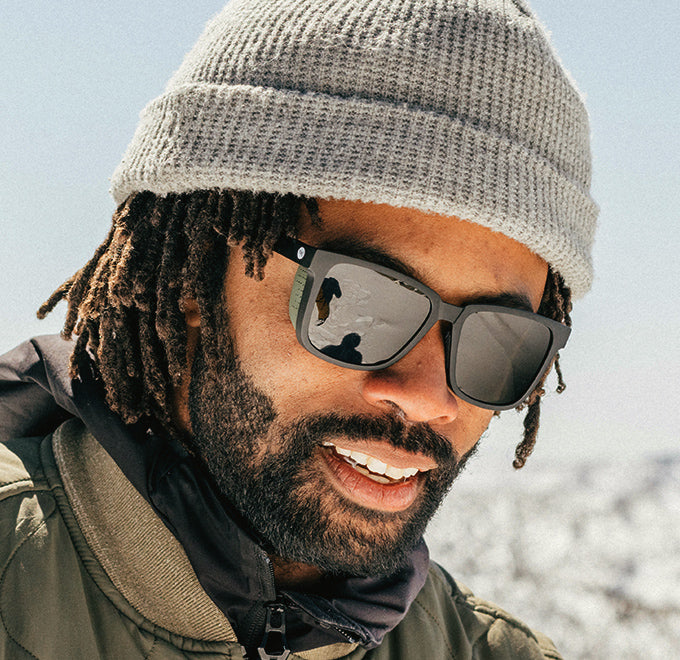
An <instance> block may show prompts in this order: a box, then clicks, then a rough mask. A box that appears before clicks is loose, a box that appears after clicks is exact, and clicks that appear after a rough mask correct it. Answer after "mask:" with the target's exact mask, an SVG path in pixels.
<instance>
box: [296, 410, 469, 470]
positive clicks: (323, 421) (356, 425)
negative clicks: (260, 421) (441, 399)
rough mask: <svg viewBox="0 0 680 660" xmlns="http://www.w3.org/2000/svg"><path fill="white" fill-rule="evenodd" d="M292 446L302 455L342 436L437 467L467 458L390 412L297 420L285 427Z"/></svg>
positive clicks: (443, 440)
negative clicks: (379, 444) (383, 445)
mask: <svg viewBox="0 0 680 660" xmlns="http://www.w3.org/2000/svg"><path fill="white" fill-rule="evenodd" d="M286 435H289V437H290V439H291V440H292V442H293V444H296V445H298V447H299V448H300V449H302V448H303V447H304V450H303V451H305V453H307V452H309V453H311V450H312V449H313V448H314V447H316V446H318V445H320V444H321V443H322V442H323V441H324V440H332V438H334V437H337V436H344V437H347V438H350V439H351V440H367V441H375V440H378V441H380V440H382V441H384V442H388V443H390V444H391V445H392V446H394V447H396V448H398V449H403V450H406V451H409V452H413V453H421V454H424V455H426V456H428V457H430V458H432V459H434V460H435V461H437V463H438V464H439V465H440V466H444V465H455V464H457V463H460V462H462V461H464V460H465V459H466V458H467V456H459V455H458V454H457V452H456V451H455V450H454V448H453V445H452V444H451V442H450V441H449V440H448V439H447V438H446V437H445V436H443V435H441V434H440V433H437V432H436V431H435V430H434V429H432V427H430V426H429V425H428V424H424V423H416V424H406V423H405V422H404V421H403V420H402V419H401V418H400V417H398V416H397V415H393V414H390V413H386V414H384V415H380V416H373V415H361V414H341V413H317V414H315V415H308V416H305V417H301V418H298V419H297V420H295V421H293V423H292V424H291V425H290V427H289V428H288V433H287V434H286Z"/></svg>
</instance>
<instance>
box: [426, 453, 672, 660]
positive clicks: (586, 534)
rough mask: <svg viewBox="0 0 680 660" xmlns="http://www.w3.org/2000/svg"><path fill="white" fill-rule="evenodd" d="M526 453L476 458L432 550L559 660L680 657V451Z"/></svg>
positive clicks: (439, 522)
mask: <svg viewBox="0 0 680 660" xmlns="http://www.w3.org/2000/svg"><path fill="white" fill-rule="evenodd" d="M531 462H532V461H531V459H530V460H529V464H528V465H527V467H526V468H525V469H524V470H522V471H520V472H519V473H514V471H513V470H512V468H509V467H507V466H501V467H496V466H493V467H489V466H485V465H477V464H475V463H473V464H472V465H471V466H470V467H469V468H468V471H467V472H466V473H465V474H464V475H462V476H461V478H460V482H459V483H457V484H456V485H455V486H454V488H453V491H452V492H451V494H450V495H449V498H448V500H447V501H446V503H445V504H444V507H443V508H442V510H441V511H440V513H439V515H438V516H437V518H436V519H435V521H433V523H432V525H431V527H430V532H429V534H428V542H429V545H430V551H431V554H432V556H433V557H434V558H435V559H436V560H437V561H439V562H440V563H442V564H443V565H444V566H445V567H446V568H447V569H448V570H449V572H450V573H451V574H452V575H454V577H456V578H457V579H459V580H460V581H461V582H463V583H465V584H467V586H469V587H470V588H471V589H472V590H473V591H474V592H475V593H476V594H477V595H478V596H481V597H484V598H486V599H488V600H492V601H494V602H496V603H498V604H499V605H501V606H502V607H503V608H504V609H506V610H508V611H510V612H512V613H513V614H515V615H516V616H518V617H519V618H521V619H523V620H524V621H525V622H526V623H527V624H529V625H530V626H531V627H533V628H535V629H537V630H541V631H542V632H544V633H546V634H547V635H548V636H549V637H551V638H552V639H553V641H554V642H555V644H556V645H557V647H558V649H560V651H561V652H562V654H563V655H564V657H565V659H572V658H583V659H588V660H600V659H602V660H610V659H613V658H615V659H616V660H628V659H635V660H656V659H663V660H677V659H680V453H678V454H677V455H672V456H667V457H658V458H647V459H640V460H639V461H638V462H636V463H635V464H631V463H630V462H624V461H622V460H621V461H618V462H617V461H615V460H612V461H609V462H608V461H604V462H599V463H594V462H593V463H582V464H573V465H568V466H556V465H555V464H552V465H551V464H549V463H547V462H544V463H543V464H541V463H535V464H534V465H531ZM525 471H526V472H525ZM523 472H525V473H524V474H522V473H523Z"/></svg>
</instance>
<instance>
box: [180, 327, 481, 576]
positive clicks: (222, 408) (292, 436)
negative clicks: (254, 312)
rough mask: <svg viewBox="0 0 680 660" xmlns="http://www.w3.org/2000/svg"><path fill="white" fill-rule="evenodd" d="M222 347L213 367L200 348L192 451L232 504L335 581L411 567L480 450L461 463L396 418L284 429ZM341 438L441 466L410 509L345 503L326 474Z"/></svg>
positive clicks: (314, 418)
mask: <svg viewBox="0 0 680 660" xmlns="http://www.w3.org/2000/svg"><path fill="white" fill-rule="evenodd" d="M220 343H221V344H222V347H221V348H220V351H219V352H220V353H221V354H220V355H219V356H216V357H215V358H214V359H213V360H212V361H209V359H208V356H206V354H205V352H204V349H203V346H202V344H201V343H200V342H199V345H198V346H197V348H196V353H195V356H194V360H193V364H192V369H191V383H190V387H189V413H190V418H191V425H192V432H193V438H192V440H191V444H192V445H193V447H192V448H193V450H194V451H195V453H196V454H197V455H198V457H199V459H200V460H201V461H202V463H203V464H204V466H205V468H206V469H207V471H208V473H209V474H210V476H211V477H212V479H213V481H214V483H215V485H216V486H217V488H218V490H219V491H220V493H221V494H222V496H224V497H225V498H226V499H227V500H228V501H229V503H230V504H231V505H232V506H234V507H235V508H236V510H237V511H238V512H239V513H240V514H241V515H242V516H243V517H244V519H245V520H246V521H247V522H248V523H249V524H250V525H251V527H252V528H253V530H255V532H256V533H257V534H258V535H259V536H260V538H261V539H263V540H264V542H265V543H266V545H268V546H269V548H271V549H272V550H273V552H274V554H276V555H277V556H278V557H280V558H281V559H284V560H287V561H291V562H301V563H303V564H308V565H311V566H315V567H317V568H318V569H319V570H320V571H322V572H323V573H325V574H328V575H352V576H376V575H388V574H391V573H393V572H394V571H396V570H397V569H398V568H400V567H401V566H402V565H404V564H405V563H406V562H407V561H408V556H409V554H410V552H411V551H412V550H413V548H414V547H415V546H416V544H417V543H418V542H419V540H420V538H421V537H422V535H423V533H424V531H425V528H426V526H427V524H428V522H429V521H430V519H431V518H432V516H433V515H434V513H435V512H436V510H437V509H438V508H439V505H440V504H441V502H442V501H443V499H444V497H445V495H446V493H447V492H448V490H449V488H450V487H451V485H452V483H453V481H454V479H455V477H456V476H457V475H458V473H459V472H460V471H461V470H462V468H463V467H464V465H465V462H466V461H467V459H468V458H469V457H470V455H472V453H474V448H473V450H471V451H470V452H468V454H466V455H465V456H463V457H459V456H456V455H455V452H454V450H453V448H452V445H451V442H450V441H449V440H447V439H446V438H445V437H443V436H441V435H440V434H438V433H436V432H435V431H433V430H432V429H431V428H430V427H429V425H427V424H408V425H407V424H406V423H405V422H404V421H403V420H402V419H401V418H400V417H399V416H398V415H396V414H384V415H379V416H371V415H349V414H338V413H315V414H308V415H301V416H298V417H297V418H295V419H293V420H292V421H290V422H286V423H284V422H281V421H280V419H279V415H278V414H277V411H276V410H275V407H274V404H273V401H272V400H271V398H270V397H269V396H267V394H265V393H264V392H263V391H261V390H260V389H258V388H257V387H256V386H255V385H254V383H253V382H252V379H251V378H250V377H249V375H248V374H247V373H246V372H245V371H244V369H243V368H242V367H241V365H240V363H239V360H238V358H237V357H236V355H235V352H234V349H233V343H232V342H231V341H228V340H226V339H223V341H222V342H220ZM216 364H219V368H215V365H216ZM338 437H345V438H349V439H352V440H370V441H386V442H389V443H391V444H392V445H393V446H395V447H398V448H401V449H405V450H408V451H411V452H420V453H423V454H425V455H427V456H429V457H431V458H433V459H434V460H435V461H436V462H437V464H438V466H437V467H436V468H435V469H433V470H430V471H428V472H425V473H421V474H420V476H419V479H422V484H421V486H422V487H421V488H420V492H419V494H418V496H417V499H416V501H415V502H414V503H413V504H412V505H411V506H410V507H408V509H406V510H404V511H399V512H382V511H377V510H374V509H369V508H367V507H363V506H360V505H358V504H356V503H354V502H351V501H349V500H348V499H346V498H345V497H343V496H342V495H341V494H340V493H339V492H338V491H336V490H335V489H334V488H333V487H332V486H330V485H329V484H328V482H327V480H326V478H325V477H324V474H323V472H322V471H321V470H320V469H319V468H318V465H319V462H320V461H321V457H320V456H319V455H318V454H319V452H321V451H325V450H324V449H323V447H322V446H323V442H324V441H334V440H336V439H337V438H338ZM315 465H316V466H317V467H315Z"/></svg>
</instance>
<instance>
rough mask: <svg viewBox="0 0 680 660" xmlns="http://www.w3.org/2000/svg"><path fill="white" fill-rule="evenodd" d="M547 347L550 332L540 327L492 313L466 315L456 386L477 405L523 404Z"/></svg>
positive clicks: (459, 343) (520, 319)
mask: <svg viewBox="0 0 680 660" xmlns="http://www.w3.org/2000/svg"><path fill="white" fill-rule="evenodd" d="M550 341H551V333H550V330H549V329H548V328H547V327H546V326H544V325H543V324H542V323H540V321H536V320H534V319H530V318H524V317H522V316H515V315H513V314H506V313H503V312H495V311H494V312H492V311H479V312H475V313H473V314H470V316H468V317H467V318H466V319H465V321H464V322H463V327H462V329H461V333H460V339H459V341H458V349H457V352H456V367H455V370H456V372H455V379H454V380H455V382H456V384H457V385H458V387H459V388H460V389H461V390H462V391H463V392H464V393H465V394H467V395H468V396H469V397H471V398H473V399H476V400H477V401H480V402H484V403H489V404H496V405H509V404H511V403H513V402H515V401H518V400H520V399H524V398H525V396H526V395H527V394H528V393H529V392H528V389H529V387H530V386H531V384H532V382H533V381H534V379H535V378H536V375H537V374H538V370H539V369H540V367H541V364H542V363H543V360H544V359H545V356H546V353H547V351H548V348H549V347H550Z"/></svg>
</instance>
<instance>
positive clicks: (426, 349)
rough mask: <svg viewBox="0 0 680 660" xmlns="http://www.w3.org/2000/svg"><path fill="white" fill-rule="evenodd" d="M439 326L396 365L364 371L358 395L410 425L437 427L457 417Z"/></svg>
mask: <svg viewBox="0 0 680 660" xmlns="http://www.w3.org/2000/svg"><path fill="white" fill-rule="evenodd" d="M440 325H441V324H436V325H435V326H434V327H432V328H431V329H430V331H429V332H428V333H427V334H426V335H425V337H423V338H422V339H421V341H420V342H418V344H417V345H416V346H415V347H414V348H413V349H412V350H411V351H409V352H408V353H407V354H406V355H405V356H404V357H403V358H402V359H401V360H399V362H397V363H396V364H393V365H392V366H391V367H388V368H387V369H382V370H380V371H366V372H364V374H365V376H364V379H363V381H362V395H363V397H364V399H365V400H366V401H368V403H370V404H371V405H374V406H376V407H377V408H381V409H385V410H387V409H389V410H394V409H395V407H396V408H397V409H399V410H400V411H401V412H402V413H403V414H404V416H405V417H406V419H407V420H409V421H411V422H426V423H429V424H431V425H433V426H440V425H444V424H449V423H450V422H453V420H454V419H456V417H457V416H458V400H457V399H456V397H455V396H454V395H453V393H452V392H451V390H449V388H448V384H447V380H446V362H445V359H444V342H443V338H442V331H441V327H440Z"/></svg>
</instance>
